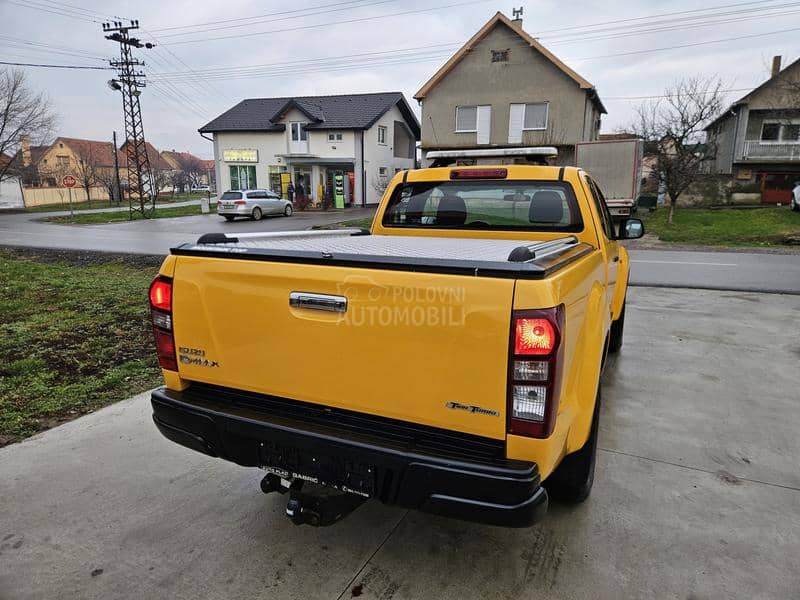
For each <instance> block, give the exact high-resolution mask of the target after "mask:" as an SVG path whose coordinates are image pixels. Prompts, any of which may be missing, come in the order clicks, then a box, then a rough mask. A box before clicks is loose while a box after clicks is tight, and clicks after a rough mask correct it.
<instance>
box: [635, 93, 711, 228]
mask: <svg viewBox="0 0 800 600" xmlns="http://www.w3.org/2000/svg"><path fill="white" fill-rule="evenodd" d="M722 89H723V84H722V81H721V80H719V79H716V78H701V77H687V78H685V79H680V80H678V81H676V82H675V83H673V84H672V85H670V86H669V87H668V88H667V89H666V90H665V93H664V98H660V99H658V100H654V101H645V102H643V103H642V104H641V105H640V106H639V107H638V108H637V111H636V112H637V121H636V122H635V123H634V124H633V125H632V126H631V127H630V130H631V131H632V132H633V133H635V134H636V135H638V136H639V137H641V138H642V139H644V141H645V143H646V144H648V145H649V146H650V147H651V148H653V151H654V154H655V156H656V171H657V173H658V176H659V177H660V179H661V181H663V182H664V186H665V187H666V191H667V194H669V198H670V203H669V223H670V224H672V218H673V215H674V213H675V205H676V204H677V202H678V198H679V197H680V195H681V194H683V193H684V192H685V191H686V190H687V189H688V188H689V186H690V185H691V184H692V183H694V182H695V181H696V180H697V179H698V177H699V175H700V174H701V172H702V171H703V164H704V161H707V160H710V159H713V158H714V157H715V156H716V148H715V147H710V146H709V145H708V144H706V145H705V147H704V146H703V145H702V143H703V142H704V140H705V132H704V130H703V128H704V127H705V126H706V125H707V124H708V123H709V122H710V121H711V120H712V119H713V118H714V117H716V116H717V115H718V114H719V113H720V111H721V110H722V107H723V101H724V96H723V93H722Z"/></svg>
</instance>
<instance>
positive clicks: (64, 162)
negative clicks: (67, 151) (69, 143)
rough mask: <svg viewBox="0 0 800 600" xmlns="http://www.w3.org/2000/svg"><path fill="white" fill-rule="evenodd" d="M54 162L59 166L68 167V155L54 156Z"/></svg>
mask: <svg viewBox="0 0 800 600" xmlns="http://www.w3.org/2000/svg"><path fill="white" fill-rule="evenodd" d="M56 164H57V165H58V166H59V167H68V166H69V156H56Z"/></svg>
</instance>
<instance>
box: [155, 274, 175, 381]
mask: <svg viewBox="0 0 800 600" xmlns="http://www.w3.org/2000/svg"><path fill="white" fill-rule="evenodd" d="M150 318H151V320H152V323H153V337H154V338H155V342H156V352H157V353H158V364H159V365H161V368H162V369H169V370H170V371H177V370H178V361H177V360H176V358H175V338H174V337H173V332H172V280H171V279H169V278H168V277H164V276H162V275H159V276H158V277H156V278H155V279H154V280H153V283H151V284H150Z"/></svg>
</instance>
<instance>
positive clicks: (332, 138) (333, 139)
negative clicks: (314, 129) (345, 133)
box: [328, 133, 336, 142]
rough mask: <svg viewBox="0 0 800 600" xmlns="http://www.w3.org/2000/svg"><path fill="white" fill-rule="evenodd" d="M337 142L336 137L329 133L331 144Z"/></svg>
mask: <svg viewBox="0 0 800 600" xmlns="http://www.w3.org/2000/svg"><path fill="white" fill-rule="evenodd" d="M335 140H336V136H334V135H333V134H332V133H329V134H328V141H329V142H333V141H335Z"/></svg>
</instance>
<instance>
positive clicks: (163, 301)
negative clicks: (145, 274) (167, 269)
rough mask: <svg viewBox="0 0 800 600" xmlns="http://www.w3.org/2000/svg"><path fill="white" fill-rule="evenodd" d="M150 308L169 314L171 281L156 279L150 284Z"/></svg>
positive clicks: (161, 278) (162, 278) (170, 308)
mask: <svg viewBox="0 0 800 600" xmlns="http://www.w3.org/2000/svg"><path fill="white" fill-rule="evenodd" d="M150 308H157V309H159V310H164V311H166V312H170V311H171V310H172V281H171V280H169V279H166V278H164V277H161V276H159V277H156V278H155V279H154V280H153V283H151V284H150Z"/></svg>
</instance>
